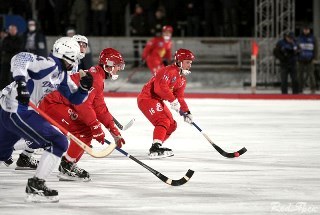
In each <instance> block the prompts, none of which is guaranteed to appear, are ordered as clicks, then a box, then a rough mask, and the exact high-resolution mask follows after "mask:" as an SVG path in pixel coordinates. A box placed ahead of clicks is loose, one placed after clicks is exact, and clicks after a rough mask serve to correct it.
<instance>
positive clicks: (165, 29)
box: [162, 25, 173, 34]
mask: <svg viewBox="0 0 320 215" xmlns="http://www.w3.org/2000/svg"><path fill="white" fill-rule="evenodd" d="M165 31H169V32H170V33H171V34H172V32H173V28H172V26H171V25H165V26H163V27H162V32H165Z"/></svg>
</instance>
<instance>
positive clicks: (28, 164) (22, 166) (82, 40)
mask: <svg viewBox="0 0 320 215" xmlns="http://www.w3.org/2000/svg"><path fill="white" fill-rule="evenodd" d="M72 38H74V39H75V40H76V41H77V42H78V44H79V46H80V55H79V62H81V59H83V58H84V57H85V54H86V50H87V47H88V39H87V37H85V36H83V35H79V34H77V35H74V36H73V37H72ZM79 62H78V63H79ZM77 71H78V64H75V65H74V67H73V68H72V70H70V71H68V73H69V74H74V73H76V72H77ZM24 141H25V142H24ZM30 144H31V142H30V141H27V140H24V139H21V140H20V141H18V142H17V143H16V144H15V145H14V150H23V152H22V153H21V154H20V155H19V158H18V160H17V162H16V168H15V169H16V170H35V169H37V167H38V164H39V161H38V160H37V159H36V158H35V157H33V156H32V155H33V153H34V149H32V148H30V147H29V145H30ZM12 163H13V159H12V157H11V158H9V159H8V160H7V161H5V162H4V164H5V165H6V166H10V165H11V164H12Z"/></svg>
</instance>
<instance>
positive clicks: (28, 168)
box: [15, 166, 37, 170]
mask: <svg viewBox="0 0 320 215" xmlns="http://www.w3.org/2000/svg"><path fill="white" fill-rule="evenodd" d="M36 169H37V168H31V167H22V166H17V167H16V168H15V170H36Z"/></svg>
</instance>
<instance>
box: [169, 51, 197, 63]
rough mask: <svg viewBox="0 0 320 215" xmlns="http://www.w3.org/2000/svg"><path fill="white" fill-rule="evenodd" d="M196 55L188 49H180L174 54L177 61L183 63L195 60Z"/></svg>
mask: <svg viewBox="0 0 320 215" xmlns="http://www.w3.org/2000/svg"><path fill="white" fill-rule="evenodd" d="M194 58H195V57H194V55H193V53H192V52H191V51H189V50H188V49H179V50H177V51H176V53H175V54H174V59H175V60H176V61H179V62H182V61H183V60H192V61H193V60H194Z"/></svg>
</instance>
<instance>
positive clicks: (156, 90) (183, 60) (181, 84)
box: [137, 49, 195, 159]
mask: <svg viewBox="0 0 320 215" xmlns="http://www.w3.org/2000/svg"><path fill="white" fill-rule="evenodd" d="M194 58H195V57H194V55H193V53H192V52H191V51H189V50H187V49H179V50H178V51H176V53H175V63H174V64H172V65H169V66H166V67H163V68H161V69H159V70H158V72H157V73H156V75H155V76H154V77H152V78H151V79H150V81H149V82H148V83H147V84H146V85H144V87H143V89H142V91H141V93H140V94H139V95H138V100H137V102H138V107H139V109H140V110H141V111H142V113H143V114H144V115H145V116H146V117H147V119H148V120H149V121H150V122H151V123H152V124H153V125H154V131H153V144H152V146H151V148H150V150H149V152H150V154H149V157H150V158H151V159H152V158H161V157H169V156H173V153H172V150H171V149H168V148H164V147H162V144H163V143H164V141H166V140H167V139H168V138H169V137H170V135H171V134H172V133H173V132H174V131H175V130H176V128H177V122H176V121H175V120H174V119H173V117H172V114H171V112H170V110H169V108H168V107H167V106H166V105H165V103H164V101H169V102H170V106H171V108H172V109H173V110H175V111H178V112H179V111H180V110H181V111H183V112H184V113H185V115H184V120H185V122H187V123H192V115H191V113H190V110H189V107H188V105H187V103H186V102H185V100H184V90H185V88H186V82H187V79H186V77H185V76H186V75H188V74H190V68H191V64H192V61H193V60H194Z"/></svg>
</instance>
